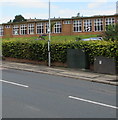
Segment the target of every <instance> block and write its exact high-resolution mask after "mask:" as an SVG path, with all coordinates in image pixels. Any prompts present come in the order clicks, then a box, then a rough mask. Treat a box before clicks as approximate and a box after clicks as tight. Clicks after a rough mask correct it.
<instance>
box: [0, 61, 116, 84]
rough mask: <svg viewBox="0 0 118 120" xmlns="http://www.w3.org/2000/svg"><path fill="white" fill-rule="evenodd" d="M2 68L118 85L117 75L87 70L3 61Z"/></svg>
mask: <svg viewBox="0 0 118 120" xmlns="http://www.w3.org/2000/svg"><path fill="white" fill-rule="evenodd" d="M0 67H3V68H12V69H17V70H24V71H29V72H37V73H44V74H51V75H58V76H64V77H70V78H76V79H80V80H87V81H91V82H98V83H104V84H110V85H118V79H117V78H118V77H117V76H116V75H108V74H99V73H94V72H90V71H87V70H78V69H71V68H63V67H48V66H43V65H33V64H26V63H17V62H8V61H2V66H0Z"/></svg>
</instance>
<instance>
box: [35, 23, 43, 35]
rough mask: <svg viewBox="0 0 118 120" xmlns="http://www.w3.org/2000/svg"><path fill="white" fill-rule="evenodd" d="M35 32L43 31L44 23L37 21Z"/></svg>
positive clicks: (40, 32)
mask: <svg viewBox="0 0 118 120" xmlns="http://www.w3.org/2000/svg"><path fill="white" fill-rule="evenodd" d="M36 33H37V34H43V33H44V23H37V24H36Z"/></svg>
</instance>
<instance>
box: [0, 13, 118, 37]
mask: <svg viewBox="0 0 118 120" xmlns="http://www.w3.org/2000/svg"><path fill="white" fill-rule="evenodd" d="M117 22H118V14H114V15H102V16H101V15H98V16H91V17H80V16H78V17H72V18H51V24H53V26H52V27H51V29H52V31H51V35H52V36H62V35H86V34H102V33H103V31H105V28H106V26H108V25H110V24H115V23H117ZM48 29H49V22H48V19H38V20H37V19H33V20H32V19H31V20H30V19H29V20H27V21H25V22H17V23H3V24H0V37H1V38H12V37H33V36H37V37H38V36H39V35H42V34H45V35H48Z"/></svg>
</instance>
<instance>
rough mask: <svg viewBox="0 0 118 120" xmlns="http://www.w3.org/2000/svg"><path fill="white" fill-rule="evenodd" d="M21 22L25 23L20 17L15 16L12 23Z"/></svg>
mask: <svg viewBox="0 0 118 120" xmlns="http://www.w3.org/2000/svg"><path fill="white" fill-rule="evenodd" d="M22 21H26V19H25V18H24V17H23V16H22V15H16V16H15V19H14V20H13V22H22Z"/></svg>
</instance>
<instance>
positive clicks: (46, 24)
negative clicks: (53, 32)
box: [45, 23, 49, 33]
mask: <svg viewBox="0 0 118 120" xmlns="http://www.w3.org/2000/svg"><path fill="white" fill-rule="evenodd" d="M48 29H49V23H45V33H49V32H48Z"/></svg>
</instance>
